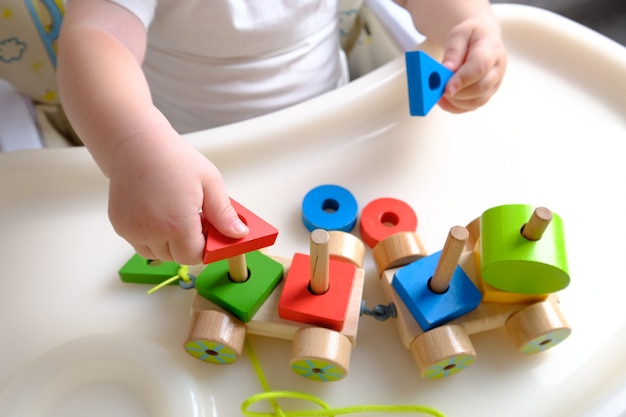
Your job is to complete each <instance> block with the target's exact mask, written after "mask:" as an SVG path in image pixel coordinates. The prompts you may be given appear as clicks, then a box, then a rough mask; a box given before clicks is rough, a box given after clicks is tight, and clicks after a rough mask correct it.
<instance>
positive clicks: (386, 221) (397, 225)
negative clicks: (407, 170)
mask: <svg viewBox="0 0 626 417" xmlns="http://www.w3.org/2000/svg"><path fill="white" fill-rule="evenodd" d="M359 230H360V233H361V238H362V239H363V241H364V242H365V244H366V245H367V246H369V247H370V248H373V247H374V246H376V245H377V244H378V243H379V242H380V241H381V240H383V239H385V238H387V237H389V236H391V235H394V234H396V233H400V232H415V230H417V215H416V214H415V212H414V211H413V209H412V208H411V206H409V205H408V204H407V203H405V202H404V201H402V200H398V199H395V198H379V199H376V200H373V201H371V202H370V203H368V204H367V205H366V206H365V207H363V211H362V212H361V220H360V221H359Z"/></svg>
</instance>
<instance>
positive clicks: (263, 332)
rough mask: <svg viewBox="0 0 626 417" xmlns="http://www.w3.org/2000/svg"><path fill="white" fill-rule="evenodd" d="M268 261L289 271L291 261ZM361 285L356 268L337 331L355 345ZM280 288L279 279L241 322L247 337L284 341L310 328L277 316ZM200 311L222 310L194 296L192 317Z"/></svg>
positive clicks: (360, 274) (362, 279) (361, 274)
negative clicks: (259, 305) (254, 311)
mask: <svg viewBox="0 0 626 417" xmlns="http://www.w3.org/2000/svg"><path fill="white" fill-rule="evenodd" d="M272 259H274V260H275V261H277V262H280V263H281V264H282V265H283V268H284V269H285V273H287V272H288V271H289V268H290V265H291V259H288V258H284V257H278V256H272ZM364 285H365V271H364V270H363V269H361V268H357V270H356V275H355V277H354V284H353V286H352V292H351V294H350V301H349V303H348V311H347V314H346V320H345V321H344V325H343V328H342V329H341V332H340V333H341V334H343V335H344V336H346V337H347V338H348V339H349V340H350V342H351V343H352V345H356V340H357V330H358V327H359V319H360V314H361V300H362V299H363V287H364ZM283 286H284V280H282V281H281V282H280V283H279V284H278V286H277V287H276V289H275V290H274V291H273V292H272V294H270V296H269V297H268V298H267V300H266V301H265V303H264V304H263V305H262V306H261V308H260V309H259V310H258V311H257V313H256V314H255V315H254V316H253V317H252V319H251V320H250V321H249V322H247V323H245V325H246V326H247V328H248V332H247V333H248V334H252V335H259V336H265V337H273V338H277V339H284V340H293V339H294V335H295V333H296V332H297V331H298V330H300V329H303V328H309V327H314V326H313V325H311V324H307V323H302V322H297V321H292V320H287V319H284V318H282V317H280V316H279V315H278V303H279V301H280V295H281V294H282V290H283ZM204 310H220V311H225V310H223V309H222V308H221V307H219V306H217V305H215V304H214V303H212V302H210V301H209V300H207V299H206V298H204V297H201V296H199V295H197V294H196V296H194V299H193V302H192V306H191V314H192V317H195V316H196V315H197V314H198V313H199V312H200V311H204ZM192 321H193V319H192Z"/></svg>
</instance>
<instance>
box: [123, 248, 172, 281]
mask: <svg viewBox="0 0 626 417" xmlns="http://www.w3.org/2000/svg"><path fill="white" fill-rule="evenodd" d="M179 269H180V265H179V264H177V263H176V262H162V261H151V260H149V259H146V258H143V257H142V256H140V255H138V254H135V255H133V256H132V257H131V258H130V259H129V260H128V262H126V263H125V264H124V266H122V268H120V270H119V276H120V279H121V280H122V281H123V282H126V283H134V284H151V285H157V284H160V283H162V282H163V281H166V280H167V279H169V278H172V277H173V276H176V275H178V270H179ZM170 285H178V281H174V282H172V283H171V284H170Z"/></svg>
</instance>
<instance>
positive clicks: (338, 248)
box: [328, 230, 365, 268]
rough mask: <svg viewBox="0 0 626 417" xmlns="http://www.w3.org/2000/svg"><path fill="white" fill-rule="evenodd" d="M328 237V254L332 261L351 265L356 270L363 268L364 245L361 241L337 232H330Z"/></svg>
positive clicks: (348, 234) (347, 234)
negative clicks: (335, 260)
mask: <svg viewBox="0 0 626 417" xmlns="http://www.w3.org/2000/svg"><path fill="white" fill-rule="evenodd" d="M328 235H329V237H330V240H329V241H328V252H329V255H330V257H331V258H332V259H337V260H339V261H343V262H350V263H353V264H354V265H355V266H356V267H357V268H362V267H363V258H365V245H364V244H363V242H362V241H361V239H359V238H358V237H356V236H354V235H353V234H351V233H347V232H342V231H339V230H331V231H329V232H328Z"/></svg>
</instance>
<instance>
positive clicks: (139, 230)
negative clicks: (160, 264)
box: [109, 135, 248, 265]
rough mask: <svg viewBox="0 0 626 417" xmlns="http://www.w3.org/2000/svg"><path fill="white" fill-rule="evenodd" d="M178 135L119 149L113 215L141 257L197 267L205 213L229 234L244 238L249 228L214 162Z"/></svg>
mask: <svg viewBox="0 0 626 417" xmlns="http://www.w3.org/2000/svg"><path fill="white" fill-rule="evenodd" d="M175 136H176V137H173V138H168V139H171V140H165V141H161V142H159V143H160V145H158V146H155V145H154V144H150V145H146V144H142V143H141V142H140V141H127V142H126V143H125V144H124V145H123V149H119V150H118V151H117V154H116V158H115V160H114V161H113V162H112V163H111V172H110V190H109V218H110V220H111V224H112V225H113V228H114V229H115V231H116V232H117V233H118V234H119V235H120V236H122V237H123V238H125V239H126V240H127V241H128V242H129V243H130V244H131V245H132V246H133V247H134V249H135V251H136V252H137V253H138V254H139V255H141V256H143V257H145V258H148V259H159V260H163V261H171V260H173V261H176V262H178V263H180V264H187V265H195V264H199V263H201V261H202V255H203V251H204V245H205V237H204V233H203V227H202V218H201V216H204V217H205V219H206V220H207V221H208V222H209V223H211V224H212V225H213V226H215V228H216V229H217V230H218V231H220V232H221V233H222V234H223V235H225V236H229V237H233V238H240V237H243V236H245V235H246V234H247V233H248V228H247V227H246V226H245V225H244V223H243V222H242V221H241V220H240V219H239V216H238V215H237V213H236V212H235V210H234V208H233V207H232V205H231V203H230V199H229V197H228V195H227V193H226V190H225V187H224V182H223V179H222V176H221V174H220V173H219V171H218V170H217V168H216V167H215V165H213V164H212V163H211V162H210V161H209V160H208V159H207V158H205V157H204V156H203V155H201V154H200V153H199V152H197V151H196V150H195V149H193V148H192V147H191V146H190V145H189V144H187V143H186V142H185V141H184V140H183V139H182V138H180V137H178V136H177V135H175ZM200 210H202V211H200Z"/></svg>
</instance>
